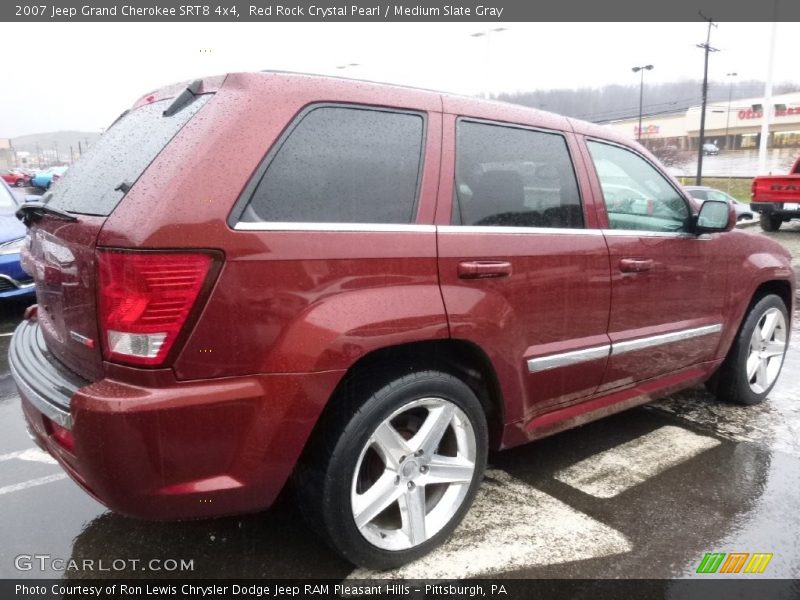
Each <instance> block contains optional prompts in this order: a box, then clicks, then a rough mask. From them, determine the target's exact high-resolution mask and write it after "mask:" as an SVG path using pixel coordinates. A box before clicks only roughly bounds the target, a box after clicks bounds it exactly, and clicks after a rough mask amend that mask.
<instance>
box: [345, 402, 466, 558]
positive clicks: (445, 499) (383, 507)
mask: <svg viewBox="0 0 800 600" xmlns="http://www.w3.org/2000/svg"><path fill="white" fill-rule="evenodd" d="M476 457H477V450H476V437H475V431H474V429H473V426H472V424H471V423H470V420H469V419H468V418H467V416H466V414H465V413H464V411H462V410H461V409H460V408H459V407H458V406H456V405H455V404H454V403H452V402H450V401H449V400H446V399H444V398H421V399H418V400H414V401H412V402H409V403H407V404H405V405H403V406H402V407H400V408H399V409H397V410H396V411H394V412H393V413H392V414H391V415H390V416H389V417H388V418H386V419H385V420H384V421H383V422H381V424H380V425H379V426H378V427H377V428H376V429H375V430H374V431H373V433H372V435H371V436H370V438H369V440H368V441H367V443H366V444H365V445H364V448H363V449H362V450H361V453H360V455H359V458H358V461H357V463H356V468H355V472H354V473H353V481H352V486H351V494H350V500H351V502H350V505H351V510H352V515H353V519H354V520H355V523H356V527H357V528H358V530H359V532H360V533H361V535H362V536H363V537H364V538H366V540H367V541H369V542H370V543H371V544H373V545H375V546H377V547H379V548H382V549H385V550H405V549H408V548H413V547H415V546H418V545H420V544H422V543H424V542H425V541H427V540H428V539H430V538H431V537H433V536H434V535H436V533H438V532H439V531H440V530H441V529H442V528H443V527H445V526H446V525H447V523H449V522H450V521H451V520H452V519H453V517H454V516H455V515H456V513H457V512H458V510H459V508H460V507H461V505H462V504H463V502H464V499H465V498H466V496H467V493H468V492H469V488H470V484H471V483H472V480H473V478H474V476H475V462H476Z"/></svg>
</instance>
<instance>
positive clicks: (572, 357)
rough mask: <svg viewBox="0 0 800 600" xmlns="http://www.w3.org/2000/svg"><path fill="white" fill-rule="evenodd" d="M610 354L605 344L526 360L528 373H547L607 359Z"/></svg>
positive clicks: (608, 345)
mask: <svg viewBox="0 0 800 600" xmlns="http://www.w3.org/2000/svg"><path fill="white" fill-rule="evenodd" d="M610 353H611V345H610V344H605V345H603V346H594V347H592V348H586V349H584V350H573V351H570V352H562V353H561V354H551V355H550V356H543V357H541V358H531V359H529V360H528V371H530V372H531V373H538V372H539V371H547V370H549V369H556V368H558V367H567V366H569V365H576V364H578V363H582V362H586V361H590V360H597V359H598V358H607V357H608V355H609V354H610Z"/></svg>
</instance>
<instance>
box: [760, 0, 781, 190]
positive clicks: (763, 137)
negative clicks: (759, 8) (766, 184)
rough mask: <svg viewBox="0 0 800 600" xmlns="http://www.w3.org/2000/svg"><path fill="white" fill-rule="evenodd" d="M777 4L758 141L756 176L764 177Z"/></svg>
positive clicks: (771, 108) (776, 6)
mask: <svg viewBox="0 0 800 600" xmlns="http://www.w3.org/2000/svg"><path fill="white" fill-rule="evenodd" d="M777 16H778V3H777V1H776V2H775V20H774V21H773V22H772V31H771V34H770V40H769V62H768V63H767V81H766V83H765V84H764V101H763V103H762V104H761V135H760V136H759V140H758V174H759V175H766V174H767V173H769V169H767V143H768V142H769V126H770V123H771V122H772V115H773V114H774V113H775V107H774V106H773V105H772V75H773V70H774V66H775V39H776V38H777V33H778V22H777Z"/></svg>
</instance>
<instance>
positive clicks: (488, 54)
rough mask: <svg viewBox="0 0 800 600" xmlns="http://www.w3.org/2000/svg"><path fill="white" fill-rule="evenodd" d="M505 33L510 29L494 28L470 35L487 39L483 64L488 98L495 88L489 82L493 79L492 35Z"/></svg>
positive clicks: (485, 93)
mask: <svg viewBox="0 0 800 600" xmlns="http://www.w3.org/2000/svg"><path fill="white" fill-rule="evenodd" d="M503 31H508V27H494V28H493V29H486V30H485V31H476V32H475V33H470V34H469V36H470V37H474V38H480V37H485V38H486V50H485V54H484V57H483V64H484V81H483V84H484V86H486V91H485V92H484V95H485V96H486V97H487V98H489V97H490V96H491V95H492V87H494V86H493V85H492V82H491V81H489V80H490V78H491V75H490V73H491V71H492V64H491V63H492V46H491V40H492V34H493V33H502V32H503Z"/></svg>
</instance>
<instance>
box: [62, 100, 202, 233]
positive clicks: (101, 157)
mask: <svg viewBox="0 0 800 600" xmlns="http://www.w3.org/2000/svg"><path fill="white" fill-rule="evenodd" d="M209 98H211V94H207V95H203V96H200V97H199V98H197V99H196V100H195V101H194V102H192V103H191V104H190V105H189V106H187V107H186V108H184V109H183V110H180V111H178V112H177V113H175V114H174V115H172V116H170V117H165V116H163V114H162V113H163V112H164V110H165V109H166V108H167V107H168V106H169V105H170V104H171V103H172V99H167V100H162V101H160V102H153V103H152V104H146V105H145V106H142V107H140V108H137V109H136V110H132V111H130V112H128V113H127V114H126V115H125V116H124V117H122V118H121V119H120V120H119V121H117V122H116V123H115V124H114V125H113V126H112V127H111V128H109V129H108V130H107V131H106V132H105V133H104V134H103V135H102V136H101V137H100V139H99V140H98V141H97V142H96V143H95V144H94V145H93V146H92V147H91V148H90V149H89V151H88V152H87V153H86V154H85V155H84V156H82V157H81V158H80V159H79V160H78V161H77V162H76V163H75V164H74V165H73V166H72V167H70V168H69V169H68V170H67V172H66V174H65V175H64V177H63V179H61V181H59V183H58V185H57V186H55V187H53V192H52V196H51V199H50V200H49V201H48V204H49V205H50V206H52V207H54V208H60V209H61V210H65V211H67V212H72V213H80V214H86V215H98V216H103V217H105V216H108V215H110V214H111V212H112V211H113V210H114V208H116V206H117V204H118V203H119V201H120V200H121V199H122V197H123V196H124V195H125V191H127V189H125V191H123V189H116V188H118V187H119V186H120V184H122V183H123V182H124V183H125V184H126V186H123V188H128V189H129V188H130V187H131V186H133V184H134V183H136V180H137V179H139V176H140V175H141V174H142V173H143V172H144V170H145V169H146V168H147V167H148V166H149V165H150V163H151V162H153V159H155V157H156V156H158V154H159V152H161V150H163V149H164V147H165V146H166V145H167V144H168V143H169V142H170V140H172V138H173V137H175V134H177V133H178V131H180V130H181V128H182V127H183V126H184V125H185V124H186V123H187V122H188V121H189V119H191V118H192V117H193V116H194V115H195V114H196V113H197V111H199V110H200V109H201V108H202V107H203V106H205V104H206V102H208V100H209Z"/></svg>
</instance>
